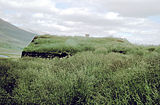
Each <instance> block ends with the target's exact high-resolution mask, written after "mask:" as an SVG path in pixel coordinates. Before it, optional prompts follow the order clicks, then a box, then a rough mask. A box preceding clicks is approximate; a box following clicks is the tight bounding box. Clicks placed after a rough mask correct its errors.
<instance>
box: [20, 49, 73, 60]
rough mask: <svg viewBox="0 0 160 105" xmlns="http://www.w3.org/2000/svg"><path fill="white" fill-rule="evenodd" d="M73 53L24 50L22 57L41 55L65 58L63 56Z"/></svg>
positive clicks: (43, 56)
mask: <svg viewBox="0 0 160 105" xmlns="http://www.w3.org/2000/svg"><path fill="white" fill-rule="evenodd" d="M69 56H71V55H69V54H67V53H59V54H54V53H45V52H25V51H23V52H22V55H21V57H40V58H55V57H58V58H63V57H69Z"/></svg>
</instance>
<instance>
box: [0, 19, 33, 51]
mask: <svg viewBox="0 0 160 105" xmlns="http://www.w3.org/2000/svg"><path fill="white" fill-rule="evenodd" d="M33 37H34V34H33V33H30V32H27V31H25V30H22V29H20V28H18V27H16V26H14V25H12V24H10V23H8V22H6V21H4V20H2V19H0V54H6V53H20V52H21V50H22V49H23V48H24V47H25V46H26V45H27V44H28V43H30V41H31V40H32V38H33Z"/></svg>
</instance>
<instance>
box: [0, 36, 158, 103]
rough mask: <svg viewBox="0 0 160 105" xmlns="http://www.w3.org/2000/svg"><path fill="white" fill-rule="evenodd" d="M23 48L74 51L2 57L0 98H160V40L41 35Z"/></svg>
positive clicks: (19, 100)
mask: <svg viewBox="0 0 160 105" xmlns="http://www.w3.org/2000/svg"><path fill="white" fill-rule="evenodd" d="M24 51H25V52H54V53H53V54H55V53H64V52H67V54H69V55H71V56H69V57H68V56H67V57H63V58H58V57H55V58H53V59H48V58H46V59H44V58H36V57H23V58H5V59H4V58H1V59H0V104H60V105H82V104H95V105H101V104H102V105H103V104H106V105H121V104H129V105H143V104H146V105H159V104H160V47H159V46H138V45H133V44H131V43H129V42H128V41H127V40H124V39H117V38H83V37H57V36H52V37H51V36H40V37H37V38H35V40H33V41H32V43H31V44H30V45H29V46H28V47H26V48H25V49H24Z"/></svg>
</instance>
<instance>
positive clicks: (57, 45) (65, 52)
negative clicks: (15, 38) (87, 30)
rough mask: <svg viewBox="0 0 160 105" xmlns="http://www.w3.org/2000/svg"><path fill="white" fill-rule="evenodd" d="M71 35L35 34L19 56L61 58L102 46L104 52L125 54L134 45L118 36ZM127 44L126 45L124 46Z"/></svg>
mask: <svg viewBox="0 0 160 105" xmlns="http://www.w3.org/2000/svg"><path fill="white" fill-rule="evenodd" d="M86 37H87V38H86ZM86 37H76V36H75V37H71V36H52V35H42V36H35V37H34V39H33V40H32V41H31V43H30V44H29V45H28V46H27V47H26V48H24V50H23V52H22V55H21V57H25V56H28V57H40V58H55V57H58V58H62V57H69V56H72V55H74V54H76V53H77V52H83V51H92V52H94V51H95V50H98V49H99V48H102V47H104V49H105V50H106V51H105V52H108V53H109V52H114V53H121V54H126V53H128V51H129V50H130V49H131V48H132V47H134V45H132V44H131V43H129V42H128V41H127V40H124V39H120V38H110V37H108V38H93V37H89V34H87V35H86ZM126 45H128V47H126Z"/></svg>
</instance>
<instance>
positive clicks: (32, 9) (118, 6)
mask: <svg viewBox="0 0 160 105" xmlns="http://www.w3.org/2000/svg"><path fill="white" fill-rule="evenodd" d="M159 4H160V0H0V18H2V19H4V20H6V21H8V22H10V23H12V24H14V25H16V26H18V27H21V28H23V29H27V30H30V31H33V32H36V33H48V34H54V35H78V36H80V35H83V36H84V34H86V33H89V34H90V36H95V37H106V36H112V37H122V38H126V39H128V40H129V41H131V42H133V43H138V44H160V6H159Z"/></svg>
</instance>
